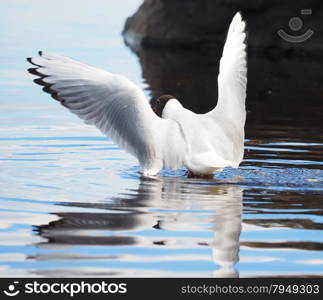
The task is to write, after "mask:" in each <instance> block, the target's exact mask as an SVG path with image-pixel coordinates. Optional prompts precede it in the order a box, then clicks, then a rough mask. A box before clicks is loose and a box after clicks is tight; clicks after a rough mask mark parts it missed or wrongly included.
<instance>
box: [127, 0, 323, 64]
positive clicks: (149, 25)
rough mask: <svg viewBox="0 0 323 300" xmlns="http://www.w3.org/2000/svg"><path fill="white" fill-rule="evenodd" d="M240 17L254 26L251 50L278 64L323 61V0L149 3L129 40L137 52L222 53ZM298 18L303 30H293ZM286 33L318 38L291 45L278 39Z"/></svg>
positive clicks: (130, 27) (130, 25) (130, 28)
mask: <svg viewBox="0 0 323 300" xmlns="http://www.w3.org/2000/svg"><path fill="white" fill-rule="evenodd" d="M302 9H311V10H312V14H311V15H302V14H301V10H302ZM237 11H241V12H242V15H243V17H244V18H245V19H246V21H247V24H248V32H249V40H248V45H249V49H251V48H252V49H253V50H254V51H260V52H263V53H265V55H269V56H270V57H273V58H274V59H277V58H278V59H279V58H280V56H281V54H280V53H279V52H280V51H289V54H293V55H304V54H305V55H307V56H308V55H312V56H320V57H323V51H322V50H323V26H321V25H322V21H321V20H322V19H323V2H322V1H319V0H295V1H290V0H289V1H287V0H285V1H284V0H279V1H278V0H270V1H269V0H267V1H266V0H253V1H245V0H221V1H220V0H171V1H170V0H145V1H144V2H143V4H142V5H141V6H140V8H139V9H138V11H137V12H136V13H135V14H134V15H133V16H132V17H130V18H128V20H127V22H126V25H125V29H124V38H125V41H126V43H127V44H129V45H130V46H131V47H132V48H133V49H138V48H141V47H142V48H146V49H147V48H161V47H163V48H164V47H166V48H185V49H187V48H190V49H201V48H203V49H204V48H213V47H218V46H219V45H222V44H223V41H224V39H225V36H226V32H227V29H228V26H229V24H230V21H231V19H232V17H233V15H234V14H235V13H236V12H237ZM292 17H299V18H301V20H302V21H303V26H301V28H300V29H299V30H292V29H291V28H290V27H289V21H290V20H291V18H292ZM300 25H301V24H300ZM280 29H284V30H285V32H286V33H288V34H290V35H292V36H298V35H301V34H304V33H305V32H306V31H307V30H309V29H311V30H313V31H314V35H313V36H312V37H311V38H309V39H308V40H306V41H305V42H303V43H290V42H288V41H285V40H283V39H282V38H281V37H280V36H278V34H277V31H278V30H280ZM294 29H295V28H294ZM290 49H295V51H292V52H291V51H290Z"/></svg>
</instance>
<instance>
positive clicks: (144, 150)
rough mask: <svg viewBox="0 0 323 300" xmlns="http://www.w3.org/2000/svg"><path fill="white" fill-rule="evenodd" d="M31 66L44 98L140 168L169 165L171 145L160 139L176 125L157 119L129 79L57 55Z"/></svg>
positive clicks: (42, 57) (47, 55)
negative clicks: (158, 162)
mask: <svg viewBox="0 0 323 300" xmlns="http://www.w3.org/2000/svg"><path fill="white" fill-rule="evenodd" d="M27 60H28V61H29V62H30V63H32V64H33V65H35V66H36V67H34V68H31V69H29V70H28V71H29V72H30V73H32V74H34V75H36V76H38V78H37V79H35V80H34V81H35V82H36V83H37V84H39V85H42V86H44V88H43V90H44V91H45V92H47V93H49V94H51V96H52V97H53V98H54V99H56V100H58V101H59V102H60V103H61V104H62V105H63V106H65V107H67V108H68V109H69V110H70V111H71V112H73V113H74V114H76V115H77V116H79V117H80V118H81V119H83V120H84V121H85V122H86V123H87V124H93V125H95V126H96V127H98V128H99V129H100V130H101V131H102V133H104V134H105V135H107V136H108V137H110V138H111V139H112V140H113V141H114V142H115V143H117V144H118V145H120V146H121V147H123V148H124V149H126V150H127V151H128V152H130V153H131V154H133V155H134V156H136V157H137V158H138V160H139V162H140V164H141V166H143V167H144V168H150V167H151V166H149V164H150V162H151V161H152V160H154V159H155V158H156V157H159V158H160V159H165V158H163V157H161V155H162V154H160V152H163V151H162V148H163V147H166V145H167V141H166V140H163V141H161V140H160V139H159V140H158V141H156V137H158V136H159V137H160V136H162V137H163V135H161V132H165V131H168V130H169V129H170V128H169V127H174V126H176V123H175V122H170V121H169V120H163V119H161V118H159V117H158V116H157V115H155V114H154V112H153V111H152V109H151V107H150V105H149V103H148V101H147V99H146V97H145V95H144V93H143V92H142V91H141V90H140V89H139V88H138V87H136V86H135V85H134V84H133V83H132V82H131V81H129V80H128V79H127V78H125V77H124V76H121V75H116V74H112V73H109V72H106V71H103V70H100V69H97V68H94V67H91V66H88V65H86V64H83V63H80V62H77V61H75V60H72V59H70V58H67V57H64V56H61V55H57V54H50V53H44V52H39V56H37V57H33V58H28V59H27ZM171 130H172V129H171ZM175 131H176V130H175ZM165 137H167V135H165Z"/></svg>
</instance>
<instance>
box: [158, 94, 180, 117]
mask: <svg viewBox="0 0 323 300" xmlns="http://www.w3.org/2000/svg"><path fill="white" fill-rule="evenodd" d="M170 99H175V97H174V96H172V95H162V96H160V97H159V98H158V99H157V100H156V102H155V104H154V106H153V111H154V112H155V114H156V115H157V116H159V117H161V116H162V113H163V110H164V107H165V105H166V103H167V101H168V100H170Z"/></svg>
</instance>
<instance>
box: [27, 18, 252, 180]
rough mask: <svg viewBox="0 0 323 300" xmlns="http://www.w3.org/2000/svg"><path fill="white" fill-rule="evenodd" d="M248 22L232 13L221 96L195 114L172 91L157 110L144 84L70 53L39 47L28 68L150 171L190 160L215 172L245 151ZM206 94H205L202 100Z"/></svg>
mask: <svg viewBox="0 0 323 300" xmlns="http://www.w3.org/2000/svg"><path fill="white" fill-rule="evenodd" d="M244 31H245V22H244V21H242V18H241V15H240V13H237V14H236V15H235V17H234V18H233V20H232V22H231V25H230V28H229V31H228V35H227V40H226V43H225V46H224V50H223V56H222V58H221V61H220V74H219V76H218V90H219V92H218V94H219V98H218V104H217V106H216V107H215V108H214V109H213V110H211V111H210V112H208V113H206V114H195V113H193V112H192V111H190V110H188V109H186V108H184V107H183V106H182V105H181V103H180V102H179V101H178V100H177V99H175V97H172V96H170V95H165V96H162V97H160V100H157V106H156V109H155V108H154V111H155V112H156V111H158V109H159V111H160V113H161V117H160V116H159V114H158V113H154V111H153V110H152V109H151V107H150V105H149V103H148V101H147V99H146V97H145V95H144V93H143V91H142V90H141V89H139V88H138V87H137V86H136V85H134V84H133V83H132V82H131V81H130V80H128V79H127V78H126V77H124V76H122V75H117V74H112V73H109V72H106V71H103V70H100V69H97V68H94V67H91V66H88V65H86V64H83V63H80V62H78V61H75V60H72V59H70V58H67V57H65V56H61V55H57V54H51V53H44V52H39V56H38V57H33V58H28V61H29V62H30V63H32V64H33V65H35V66H36V67H34V68H31V69H29V72H30V73H32V74H34V75H36V76H38V78H37V79H35V80H34V81H35V82H36V83H37V84H39V85H42V86H44V88H43V90H44V91H45V92H48V93H50V94H51V96H52V97H53V98H54V99H56V100H58V101H59V102H60V103H61V104H62V105H63V106H65V107H67V108H68V109H69V110H70V111H71V112H73V113H75V114H76V115H78V116H79V117H80V118H81V119H83V120H84V121H85V123H87V124H93V125H95V126H96V127H98V129H100V130H101V132H102V133H103V134H105V135H107V136H108V137H110V138H111V139H112V140H113V141H114V142H115V143H117V144H118V145H120V146H121V147H122V148H124V149H125V150H126V151H128V152H130V153H131V154H132V155H134V156H135V157H137V159H138V161H139V163H140V166H141V169H142V172H143V173H144V175H155V174H156V173H158V172H159V171H160V170H161V169H162V168H167V169H178V168H181V167H183V166H184V167H186V168H187V169H188V170H189V171H190V172H192V173H194V174H196V175H208V174H212V173H214V172H215V171H219V170H222V169H223V168H224V167H226V166H231V167H238V166H239V164H240V162H241V161H242V159H243V152H244V124H245V119H246V111H245V98H246V83H247V76H246V73H247V66H246V45H245V37H246V35H245V32H244ZM202 100H203V99H201V101H202Z"/></svg>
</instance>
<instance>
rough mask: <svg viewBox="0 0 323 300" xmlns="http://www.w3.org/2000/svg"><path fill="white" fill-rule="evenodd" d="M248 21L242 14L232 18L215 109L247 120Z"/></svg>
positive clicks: (221, 62) (230, 116)
mask: <svg viewBox="0 0 323 300" xmlns="http://www.w3.org/2000/svg"><path fill="white" fill-rule="evenodd" d="M245 28H246V23H245V22H244V21H243V20H242V18H241V14H240V13H237V14H236V15H235V16H234V18H233V19H232V22H231V25H230V27H229V31H228V35H227V39H226V42H225V45H224V48H223V54H222V58H221V60H220V73H219V76H218V104H217V106H216V108H215V110H214V111H219V112H220V113H221V114H222V113H225V114H226V116H227V117H228V118H231V119H235V120H236V121H239V124H241V123H243V125H244V122H245V117H246V110H245V99H246V88H247V53H246V44H245V40H246V33H245Z"/></svg>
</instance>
